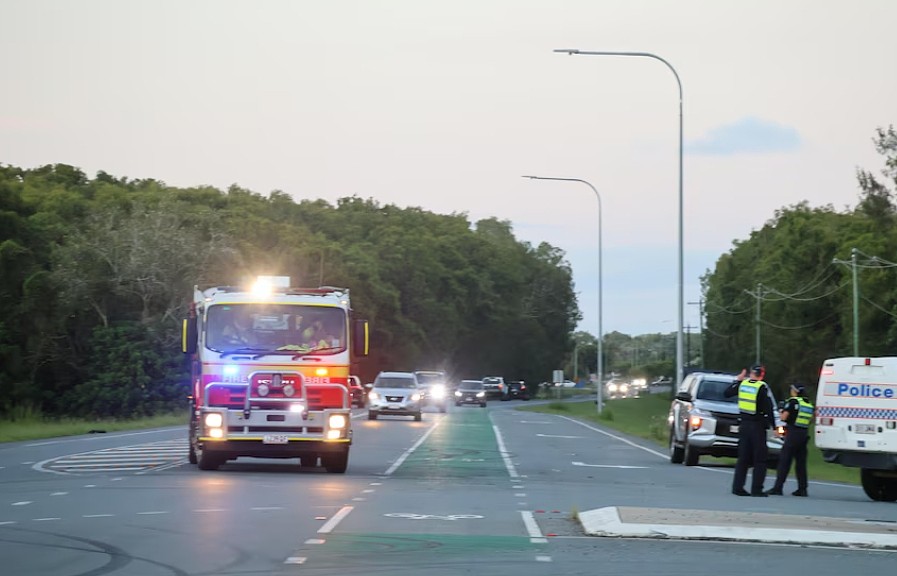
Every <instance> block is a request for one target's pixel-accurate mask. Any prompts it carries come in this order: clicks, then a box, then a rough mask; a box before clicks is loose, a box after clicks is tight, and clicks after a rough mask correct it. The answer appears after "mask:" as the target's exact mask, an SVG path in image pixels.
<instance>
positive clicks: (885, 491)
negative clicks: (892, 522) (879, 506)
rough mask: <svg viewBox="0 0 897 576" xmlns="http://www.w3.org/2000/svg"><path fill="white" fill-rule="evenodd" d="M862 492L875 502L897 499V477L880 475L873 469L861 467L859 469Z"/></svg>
mask: <svg viewBox="0 0 897 576" xmlns="http://www.w3.org/2000/svg"><path fill="white" fill-rule="evenodd" d="M860 481H861V482H862V484H863V492H865V493H866V496H868V497H869V498H871V499H873V500H875V501H876V502H895V501H897V478H888V477H885V476H880V475H879V474H878V473H877V472H876V471H875V470H869V469H868V468H863V469H862V470H861V471H860Z"/></svg>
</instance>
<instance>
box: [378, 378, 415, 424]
mask: <svg viewBox="0 0 897 576" xmlns="http://www.w3.org/2000/svg"><path fill="white" fill-rule="evenodd" d="M420 400H421V394H420V390H418V389H417V378H415V376H414V373H413V372H380V373H379V374H377V378H376V379H375V380H374V385H373V386H372V387H371V391H370V392H369V393H368V420H376V419H377V417H378V416H380V415H381V414H383V415H387V414H390V415H395V416H414V419H415V420H416V421H418V422H420V420H421V402H420Z"/></svg>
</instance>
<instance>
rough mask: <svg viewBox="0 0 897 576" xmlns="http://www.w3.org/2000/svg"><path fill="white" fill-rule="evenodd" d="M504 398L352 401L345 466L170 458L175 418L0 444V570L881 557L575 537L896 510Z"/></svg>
mask: <svg viewBox="0 0 897 576" xmlns="http://www.w3.org/2000/svg"><path fill="white" fill-rule="evenodd" d="M520 404H522V403H518V402H510V403H500V404H499V403H497V402H496V403H494V404H490V406H489V408H487V409H485V410H484V409H481V408H479V407H462V408H453V409H451V410H450V411H449V413H447V414H438V413H435V412H431V413H426V414H425V416H424V420H423V421H422V422H413V421H412V420H411V419H409V418H401V417H381V418H380V419H378V420H377V421H368V420H367V419H365V418H363V416H364V414H363V413H362V412H359V413H358V416H359V418H356V419H355V420H354V426H355V439H354V444H353V446H352V452H351V455H350V459H349V470H348V472H347V473H346V474H328V473H326V472H325V471H324V470H323V469H322V468H318V469H306V468H300V467H299V466H298V463H297V461H293V460H258V459H240V460H237V461H234V462H230V463H228V464H226V465H224V466H222V467H221V468H220V469H219V470H217V471H214V472H202V471H200V470H198V469H197V468H196V467H195V466H192V465H189V464H188V463H187V459H186V458H187V446H186V427H179V428H167V429H162V430H153V431H141V432H131V433H115V434H93V435H88V436H80V437H72V438H60V439H54V440H45V441H36V442H22V443H13V444H4V445H0V573H2V574H4V575H6V576H19V575H22V576H76V575H78V576H100V575H110V576H125V575H129V576H130V575H136V576H156V575H159V576H162V575H164V576H175V575H176V576H181V575H185V576H186V575H216V576H217V575H234V576H236V575H268V574H272V575H274V574H277V575H282V574H286V575H290V574H296V575H303V574H315V575H331V574H332V575H340V576H345V575H355V574H359V575H360V574H365V575H374V574H390V575H394V576H406V575H408V576H410V575H418V574H427V575H428V576H439V575H449V574H452V575H454V574H478V575H491V574H494V575H514V576H526V575H536V574H538V575H542V574H546V575H548V574H551V575H558V574H589V575H595V574H608V575H611V574H612V575H619V574H626V575H628V576H640V575H643V574H651V575H654V574H683V575H688V576H694V575H695V574H716V573H718V574H726V575H727V576H728V575H739V574H751V575H753V574H758V573H759V574H773V573H808V574H809V573H812V574H815V575H826V574H832V575H835V574H837V575H839V576H843V575H845V574H851V573H870V574H890V573H893V571H894V566H897V552H894V551H891V550H873V549H855V548H849V547H843V546H797V545H781V544H763V543H759V544H758V543H753V544H746V543H739V542H716V541H703V540H701V541H683V540H671V539H644V538H631V539H629V538H606V537H594V536H587V535H586V534H585V533H584V531H583V529H582V526H581V525H580V524H579V522H578V521H577V520H576V517H577V515H578V514H579V513H580V512H584V511H587V510H594V509H599V508H605V507H661V508H675V509H682V510H683V511H693V510H712V511H719V512H726V511H731V512H761V513H782V514H788V515H793V516H795V517H816V516H831V517H842V518H849V519H854V520H856V521H857V522H871V523H876V524H880V525H882V526H893V525H894V524H895V523H897V506H895V505H894V504H887V503H877V502H872V501H870V500H868V498H866V496H865V495H864V494H863V492H862V490H861V489H859V488H858V487H854V486H844V485H838V484H824V483H823V484H820V483H812V484H811V486H810V497H809V498H795V497H791V496H784V497H770V498H739V497H736V496H732V495H731V494H730V488H731V473H732V470H731V468H730V467H726V466H719V465H714V464H713V459H711V458H707V459H706V463H707V464H706V465H705V466H700V467H694V468H690V467H685V466H682V465H673V464H670V463H669V460H668V459H667V457H666V454H665V453H664V452H663V451H662V450H658V449H657V447H656V446H654V445H651V444H649V443H647V442H644V441H642V440H638V439H633V438H630V437H626V436H624V435H622V434H620V433H618V432H615V431H611V430H608V429H604V428H601V427H599V426H596V425H593V424H583V423H580V422H577V421H574V420H572V419H569V418H564V417H560V416H549V415H543V414H536V413H526V412H520V411H516V410H514V408H515V407H516V406H518V405H520ZM702 462H703V460H702ZM771 481H772V479H771V478H770V479H768V480H767V486H768V485H770V484H771ZM792 489H793V479H792V480H789V483H788V484H787V485H786V490H787V491H788V492H790V490H792ZM786 493H787V492H786Z"/></svg>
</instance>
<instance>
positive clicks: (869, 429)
mask: <svg viewBox="0 0 897 576" xmlns="http://www.w3.org/2000/svg"><path fill="white" fill-rule="evenodd" d="M857 434H875V424H857Z"/></svg>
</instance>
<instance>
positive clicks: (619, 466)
mask: <svg viewBox="0 0 897 576" xmlns="http://www.w3.org/2000/svg"><path fill="white" fill-rule="evenodd" d="M572 464H573V465H574V466H587V467H589V468H624V469H635V468H638V469H645V468H648V466H625V465H623V464H586V463H585V462H573V463H572Z"/></svg>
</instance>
